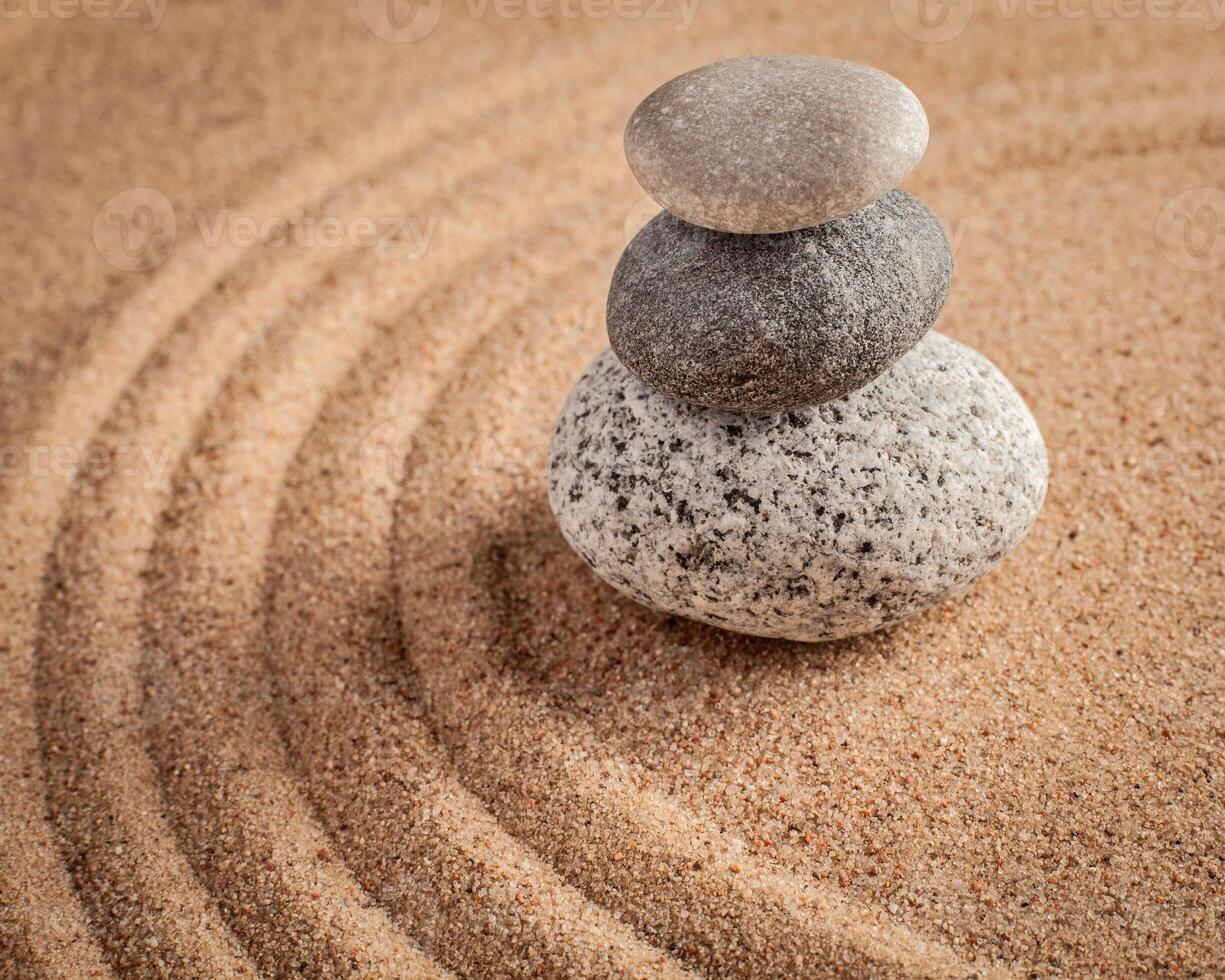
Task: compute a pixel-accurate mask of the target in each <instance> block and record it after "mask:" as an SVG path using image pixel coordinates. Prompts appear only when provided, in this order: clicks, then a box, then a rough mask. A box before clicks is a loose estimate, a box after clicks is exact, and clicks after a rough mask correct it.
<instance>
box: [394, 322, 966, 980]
mask: <svg viewBox="0 0 1225 980" xmlns="http://www.w3.org/2000/svg"><path fill="white" fill-rule="evenodd" d="M532 327H534V329H532ZM548 327H549V319H548V311H546V312H545V315H543V316H542V317H541V318H540V321H539V322H536V323H534V324H531V325H529V329H528V330H526V331H523V332H521V333H520V334H518V335H514V336H512V337H511V338H510V340H509V342H508V341H507V340H506V338H505V337H503V336H501V335H498V336H491V337H490V338H489V339H488V341H487V342H482V343H481V344H479V345H475V346H474V348H473V350H472V351H470V352H469V355H468V358H469V359H470V360H471V361H474V362H476V364H480V365H481V366H482V367H484V366H485V365H487V364H489V363H490V362H492V363H494V364H515V363H523V362H530V361H531V359H532V355H531V353H530V348H531V347H532V345H533V342H536V343H539V340H538V338H540V337H550V338H551V337H555V336H556V334H555V331H553V330H550V329H548ZM499 343H503V344H505V345H506V346H509V347H510V348H511V349H510V350H504V349H503V350H497V351H496V353H493V352H491V351H490V348H493V347H495V346H497V345H498V344H499ZM554 343H555V342H554ZM476 364H474V365H473V367H475V366H476ZM500 374H501V370H500V369H499V368H496V367H495V368H493V369H492V370H489V371H487V372H481V371H477V372H476V374H475V379H474V380H473V381H471V382H467V381H466V379H461V380H458V381H457V382H456V383H455V384H453V385H452V388H453V389H454V390H452V391H449V392H444V393H440V394H439V395H438V397H437V398H436V400H435V405H436V406H448V407H449V406H451V405H457V406H463V405H468V404H473V403H476V404H481V403H484V402H486V401H487V400H488V398H489V395H488V394H485V393H482V391H481V389H482V388H487V389H495V390H496V389H497V388H498V387H499V382H500V381H503V380H504V379H502V378H500V377H499V375H500ZM502 407H503V410H504V411H505V410H506V409H507V408H509V407H510V406H507V405H505V404H503V406H502ZM427 417H428V416H427ZM470 418H471V417H470V416H467V415H465V414H461V413H459V412H455V411H448V412H446V414H445V415H444V417H443V418H441V419H438V418H435V420H434V421H435V422H437V425H438V429H439V430H440V431H452V430H454V429H459V428H462V427H463V426H464V425H465V424H466V423H468V422H469V420H470ZM471 421H472V422H474V423H475V424H476V425H477V426H479V425H480V420H471ZM436 462H438V463H441V465H440V466H439V468H438V471H437V472H436V473H434V474H433V476H434V478H436V479H437V480H438V482H439V484H440V485H443V486H446V485H450V484H451V483H452V482H453V481H454V480H455V475H454V474H452V473H448V471H447V470H448V467H447V465H446V461H445V460H442V461H436ZM486 482H487V483H492V482H495V481H492V480H490V481H486ZM486 492H487V493H497V492H498V491H497V490H496V489H493V488H490V487H487V489H486ZM502 492H503V493H504V494H505V493H506V492H507V491H506V490H505V489H503V491H502ZM447 498H448V494H445V493H444V494H440V495H438V496H437V497H435V498H431V499H437V500H440V501H443V500H446V499H447ZM431 499H427V500H422V501H420V504H422V506H418V503H419V502H418V501H417V500H413V501H410V502H408V503H407V504H404V505H403V506H401V507H400V508H398V509H397V513H396V526H395V527H394V529H393V532H392V539H391V540H392V547H393V556H394V557H393V560H392V564H393V565H394V566H395V567H396V568H397V569H398V570H399V573H400V588H401V591H402V594H403V596H404V598H403V600H402V602H403V605H404V606H405V610H404V613H403V617H404V623H405V631H406V635H405V641H404V644H405V650H406V652H407V656H408V661H409V662H410V663H411V664H412V665H413V667H414V668H415V670H416V671H417V673H418V675H419V676H420V677H421V680H422V685H423V688H424V696H425V699H426V703H427V704H428V705H429V706H430V709H431V720H432V721H433V722H434V724H435V729H436V732H437V735H438V738H439V739H440V741H441V742H442V744H444V745H446V746H447V749H448V751H449V752H450V754H451V758H452V760H453V762H454V765H455V766H456V768H457V773H458V776H459V779H460V780H461V781H462V782H463V783H464V785H465V786H466V787H467V788H468V789H469V790H470V791H472V792H473V793H475V794H476V795H477V796H478V797H479V798H481V799H482V800H484V802H485V805H486V806H487V807H489V808H490V809H491V811H492V812H494V813H495V814H496V815H497V817H498V820H499V821H500V822H501V823H502V824H503V825H504V826H505V827H506V828H507V829H508V830H509V831H510V832H512V833H514V834H515V835H516V836H517V837H519V838H521V839H522V840H524V841H525V842H527V843H528V844H530V845H531V846H532V847H533V848H534V849H536V850H537V851H538V852H540V853H541V854H543V855H544V856H546V857H547V858H548V859H549V860H550V862H551V863H552V864H553V866H554V867H555V868H556V869H557V870H558V871H559V873H561V874H562V875H563V877H565V878H566V880H567V881H569V882H570V883H571V884H572V885H574V887H576V888H577V889H579V890H580V891H581V892H583V893H584V894H585V895H587V896H588V897H589V898H590V899H591V900H593V901H595V902H597V903H599V904H601V905H605V906H607V907H609V908H612V909H616V911H617V912H619V913H620V914H622V915H623V916H624V917H625V918H626V919H627V920H628V921H630V922H632V923H633V924H634V925H635V927H636V928H637V929H638V931H639V932H641V933H642V934H643V935H645V936H647V937H648V938H649V939H650V940H651V941H652V942H654V943H656V944H657V945H660V946H661V947H663V948H665V949H669V950H672V951H675V952H677V953H678V954H679V955H681V956H682V958H683V959H685V960H688V961H692V963H693V965H694V966H696V967H698V968H699V969H700V967H701V959H700V957H701V956H702V955H703V954H704V953H706V952H708V951H710V950H718V951H719V954H720V964H721V969H722V970H723V971H725V972H729V971H730V972H736V973H738V974H739V973H743V975H746V976H747V975H754V976H762V975H766V972H767V971H768V973H769V975H776V976H780V977H781V976H789V975H793V974H794V972H795V971H796V970H797V969H800V968H803V967H804V966H805V964H807V965H809V966H810V967H811V966H812V965H813V964H814V957H815V960H816V962H818V963H820V964H821V968H822V969H826V970H832V971H834V972H837V973H839V974H840V975H846V976H859V975H863V973H864V971H865V970H866V971H868V972H870V973H872V974H874V975H890V976H892V975H897V976H901V975H908V974H913V973H914V972H916V971H920V970H928V971H936V972H944V973H947V974H948V975H956V974H958V973H962V972H965V971H966V970H967V969H968V964H965V963H963V962H961V961H960V960H959V959H958V958H957V957H956V956H954V955H953V954H952V953H951V952H950V951H948V950H945V949H943V948H942V947H940V946H939V945H938V944H933V943H931V942H928V941H926V940H924V939H921V938H920V937H918V936H917V935H914V934H912V933H910V932H909V931H908V930H907V929H905V928H903V927H900V926H897V925H896V924H893V923H890V922H889V921H888V920H887V919H886V918H885V917H883V916H881V915H879V914H874V913H872V912H871V911H870V910H868V909H864V908H860V907H856V906H855V905H853V904H851V903H848V902H847V901H846V899H845V898H844V897H843V896H842V895H840V894H838V893H837V892H834V891H832V890H830V889H828V888H826V889H818V888H814V887H813V886H812V885H811V884H810V883H809V882H806V881H803V880H801V879H798V878H796V877H795V876H794V875H792V874H791V873H789V872H787V871H785V870H783V869H782V868H780V867H777V866H776V865H773V864H772V863H771V862H770V861H769V860H768V859H762V858H760V857H757V856H755V855H753V854H751V853H750V851H749V850H748V848H747V847H745V846H744V843H743V842H742V841H738V840H737V839H736V837H735V836H734V835H727V834H721V833H720V832H719V831H718V829H717V828H715V827H712V826H711V820H710V819H709V818H703V817H700V816H699V815H698V814H696V813H693V812H690V811H689V810H687V809H686V808H685V807H683V806H681V805H679V804H678V802H677V801H676V800H675V799H673V798H671V797H669V796H668V795H667V794H666V793H663V792H661V791H660V790H659V789H658V788H657V787H656V786H654V785H653V784H652V780H651V779H650V778H649V776H648V775H647V774H646V773H645V772H644V771H642V770H641V769H640V768H639V767H637V766H635V765H634V764H633V763H632V762H631V761H630V760H628V759H626V758H622V757H617V756H613V755H609V754H608V751H607V746H604V745H602V744H601V742H600V740H599V739H598V738H595V737H593V735H592V733H591V731H590V729H589V728H588V727H587V726H586V725H584V724H583V723H581V722H579V721H576V720H575V719H573V718H572V719H570V720H569V721H568V722H567V723H565V724H563V723H562V722H561V721H560V720H559V719H558V718H557V717H556V716H554V715H553V713H552V711H551V708H550V706H549V705H548V704H547V703H543V702H541V701H539V700H535V699H532V698H531V697H528V696H525V694H524V693H523V692H522V691H521V690H519V689H518V688H517V685H516V684H515V681H514V678H513V677H510V676H508V675H507V674H506V672H505V671H502V670H499V668H498V665H496V664H495V663H494V662H492V661H491V660H490V659H489V658H488V657H487V656H486V655H485V653H484V651H487V650H489V649H492V648H496V647H497V646H498V645H499V643H501V642H502V641H503V639H504V635H503V632H502V630H501V620H502V618H503V613H502V612H500V611H499V610H498V609H497V608H496V607H497V603H498V595H499V584H498V582H497V573H496V571H495V572H493V574H491V575H489V576H488V577H482V579H481V580H480V581H478V582H473V580H472V574H473V568H472V564H471V563H468V562H463V563H455V562H448V563H447V564H446V565H444V566H443V567H441V568H439V567H434V566H433V563H432V561H431V555H432V554H433V553H435V552H436V551H437V550H438V546H437V542H436V541H435V540H434V539H433V538H432V536H431V533H430V531H431V529H434V528H446V532H447V534H448V535H452V536H454V535H456V534H459V535H468V536H470V538H469V541H470V544H469V547H468V548H467V549H465V551H466V553H468V554H471V555H472V556H473V559H472V561H473V562H475V563H484V564H487V565H496V562H491V561H490V556H489V554H487V553H485V551H484V549H483V548H482V546H481V540H480V528H479V525H476V526H468V527H465V526H464V525H465V524H466V523H469V522H466V521H465V520H464V519H463V517H462V516H459V515H455V514H452V513H447V508H446V507H445V505H442V506H438V507H437V508H436V510H437V513H431V511H430V510H429V506H430V503H431ZM444 513H446V514H447V516H446V519H444V518H443V516H442V515H443V514H444ZM439 595H445V596H447V602H445V603H439V602H436V601H435V600H434V597H436V596H439ZM423 597H425V601H422V598H423ZM459 733H462V734H459ZM529 733H530V734H529ZM576 814H582V815H583V816H584V819H583V821H582V822H581V823H580V822H576V820H575V819H574V815H576ZM627 842H628V843H627ZM593 858H594V859H595V863H594V864H593ZM661 858H662V859H663V860H662V862H661V860H660V859H661ZM693 913H704V915H702V916H701V923H703V924H699V921H698V919H699V916H698V915H694V914H693ZM733 951H735V952H733Z"/></svg>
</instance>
